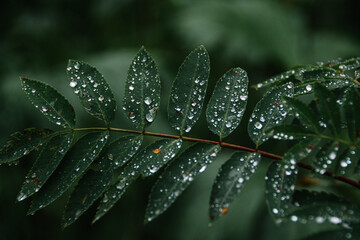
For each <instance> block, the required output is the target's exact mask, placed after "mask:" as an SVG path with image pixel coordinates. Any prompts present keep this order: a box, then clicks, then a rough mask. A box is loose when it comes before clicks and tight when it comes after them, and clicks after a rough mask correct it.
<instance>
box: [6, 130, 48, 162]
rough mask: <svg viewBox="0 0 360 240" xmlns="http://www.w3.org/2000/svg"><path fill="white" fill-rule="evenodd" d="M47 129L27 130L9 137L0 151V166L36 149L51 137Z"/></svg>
mask: <svg viewBox="0 0 360 240" xmlns="http://www.w3.org/2000/svg"><path fill="white" fill-rule="evenodd" d="M52 133H53V131H51V130H48V129H43V130H40V129H35V128H27V129H25V130H23V131H22V132H16V133H13V134H12V135H11V139H10V140H9V141H8V142H7V143H6V144H5V145H4V146H3V147H2V149H1V150H0V164H3V163H12V162H14V161H16V160H18V159H19V158H21V157H23V156H25V155H27V154H29V153H30V152H31V151H33V150H34V149H37V148H38V147H40V146H41V145H43V144H44V143H45V142H47V141H48V140H49V139H50V138H51V137H52V135H51V134H52Z"/></svg>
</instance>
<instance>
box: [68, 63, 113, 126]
mask: <svg viewBox="0 0 360 240" xmlns="http://www.w3.org/2000/svg"><path fill="white" fill-rule="evenodd" d="M67 71H68V77H69V80H70V83H69V86H70V87H71V88H72V89H73V90H74V93H75V94H77V95H78V96H79V98H80V100H81V104H82V105H83V106H84V107H85V109H86V110H87V111H88V112H89V113H91V114H92V115H94V116H95V117H97V118H99V119H105V120H107V121H108V120H109V119H111V118H112V116H113V114H114V112H115V108H116V105H115V99H114V96H113V94H112V92H111V89H110V87H109V85H108V84H107V83H106V82H105V80H104V77H103V76H102V75H101V73H100V72H98V71H97V70H96V69H95V68H93V67H91V66H89V65H87V64H86V63H83V62H79V61H71V62H70V63H69V66H68V67H67Z"/></svg>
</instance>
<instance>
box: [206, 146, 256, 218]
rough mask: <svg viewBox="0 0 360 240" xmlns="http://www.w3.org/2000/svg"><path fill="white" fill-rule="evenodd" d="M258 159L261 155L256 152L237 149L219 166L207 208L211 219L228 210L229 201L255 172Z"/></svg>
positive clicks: (233, 198) (232, 199)
mask: <svg viewBox="0 0 360 240" xmlns="http://www.w3.org/2000/svg"><path fill="white" fill-rule="evenodd" d="M260 159H261V155H260V154H258V153H252V152H250V153H249V152H240V151H239V152H235V153H234V154H233V155H232V156H231V158H230V159H229V160H228V161H227V162H226V163H225V164H224V165H222V166H221V168H220V170H219V173H218V175H217V176H216V180H215V182H214V185H213V187H212V191H211V197H210V209H209V215H210V219H211V220H215V219H217V218H219V217H220V216H221V215H223V214H225V213H227V212H228V209H229V206H230V204H231V202H232V201H234V200H235V198H236V197H237V196H238V195H239V194H240V192H241V190H242V188H243V187H244V185H245V183H246V182H247V181H248V180H249V179H250V177H251V176H252V175H253V174H254V173H255V170H256V168H257V166H258V164H259V162H260Z"/></svg>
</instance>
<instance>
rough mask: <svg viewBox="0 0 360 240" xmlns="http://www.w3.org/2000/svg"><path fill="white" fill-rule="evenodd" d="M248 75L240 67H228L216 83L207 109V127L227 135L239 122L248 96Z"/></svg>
mask: <svg viewBox="0 0 360 240" xmlns="http://www.w3.org/2000/svg"><path fill="white" fill-rule="evenodd" d="M248 81H249V80H248V76H247V73H246V72H245V71H244V70H242V69H241V68H234V69H230V70H229V71H228V72H227V73H225V74H224V76H222V77H221V78H220V79H219V81H218V82H217V84H216V87H215V90H214V93H213V95H212V96H211V98H210V100H209V103H208V106H207V109H206V119H207V121H208V124H209V129H210V130H211V131H212V132H213V133H215V134H217V135H219V136H220V139H222V138H224V137H226V136H228V135H229V134H230V133H231V132H232V131H234V130H235V129H236V128H237V126H238V125H239V124H240V122H241V118H242V116H243V114H244V111H245V108H246V103H247V98H248V91H247V87H248Z"/></svg>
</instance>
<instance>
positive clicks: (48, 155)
mask: <svg viewBox="0 0 360 240" xmlns="http://www.w3.org/2000/svg"><path fill="white" fill-rule="evenodd" d="M73 138H74V133H73V132H70V133H68V134H61V135H57V136H54V137H53V138H52V139H50V140H49V141H48V142H47V143H45V144H44V146H42V147H41V150H40V151H39V153H38V156H37V158H36V160H35V163H34V165H33V166H32V168H31V170H30V172H29V173H28V175H27V176H26V178H25V182H24V184H23V187H22V189H21V191H20V193H19V195H18V197H17V200H18V201H22V200H24V199H25V198H27V197H29V196H31V195H33V194H34V193H35V192H37V191H39V189H40V188H41V187H42V186H43V185H44V184H45V182H46V181H47V180H48V178H49V177H50V176H51V174H52V173H53V172H54V171H55V169H56V167H57V166H58V165H59V163H60V161H61V160H62V159H63V158H64V156H65V154H66V152H67V151H68V150H69V148H70V146H71V142H72V140H73Z"/></svg>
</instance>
